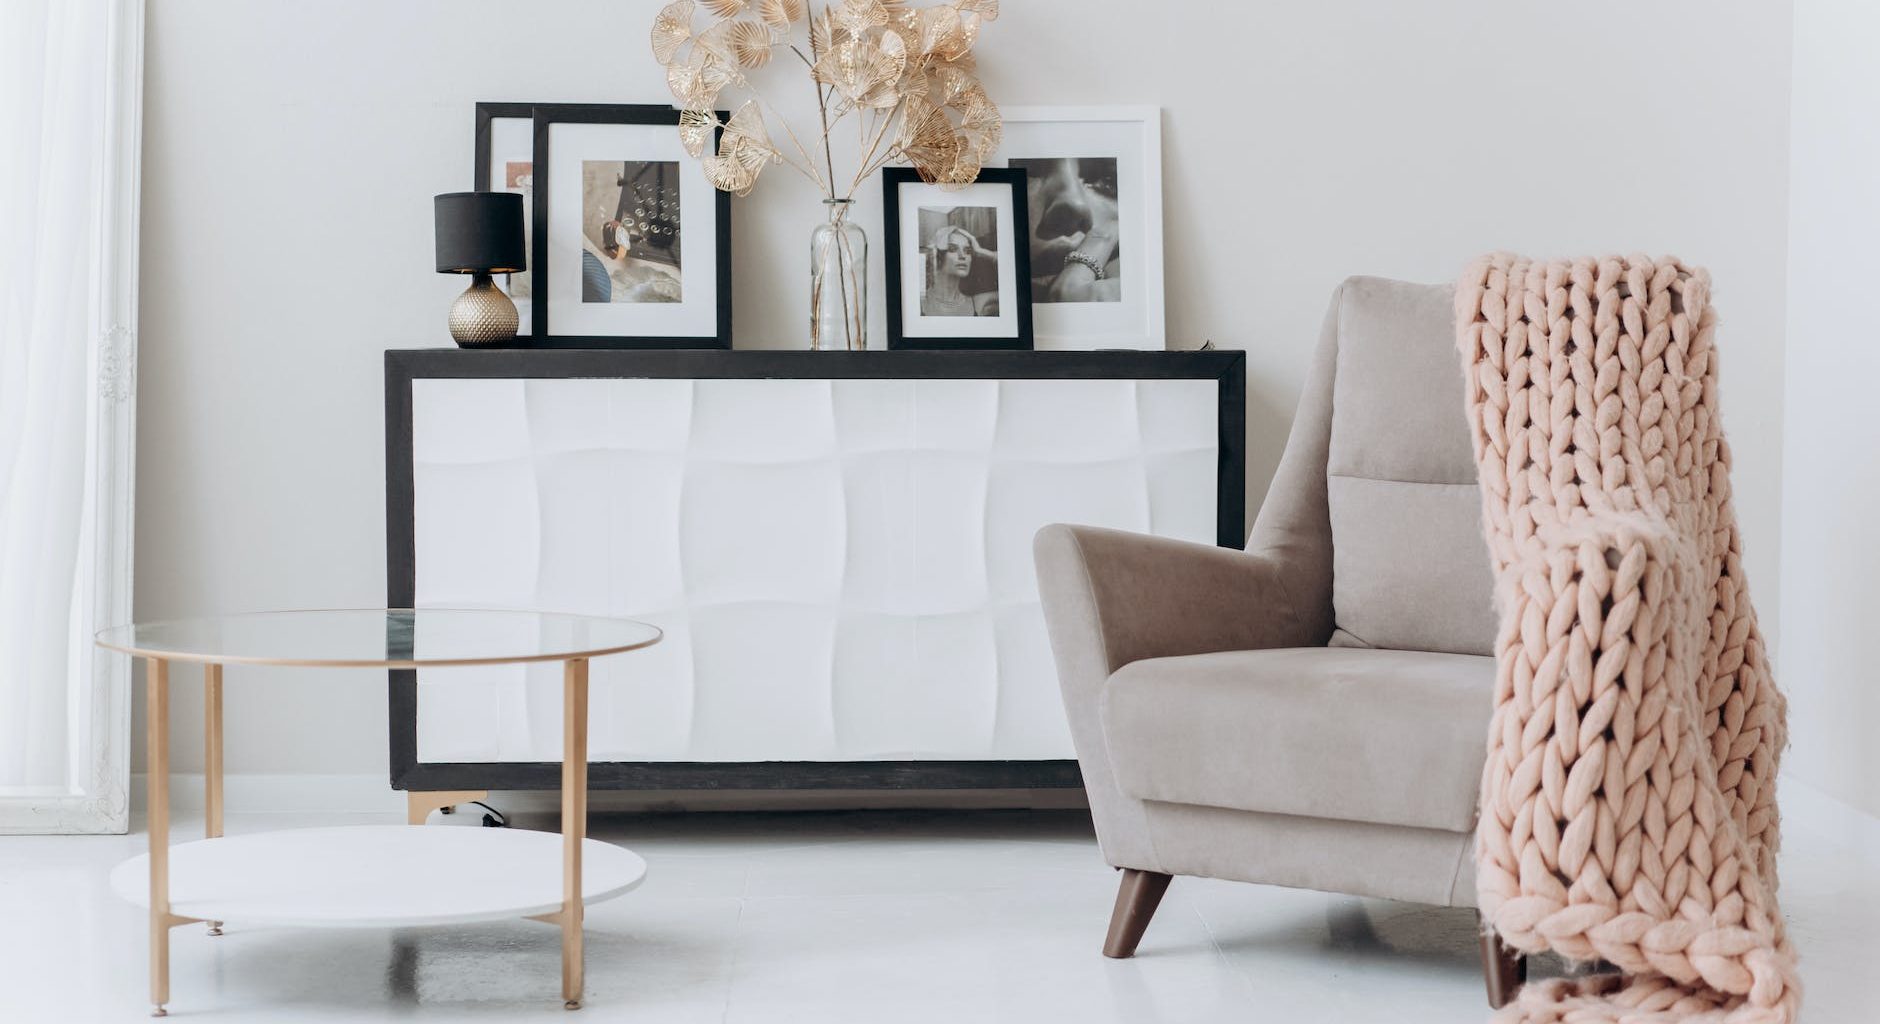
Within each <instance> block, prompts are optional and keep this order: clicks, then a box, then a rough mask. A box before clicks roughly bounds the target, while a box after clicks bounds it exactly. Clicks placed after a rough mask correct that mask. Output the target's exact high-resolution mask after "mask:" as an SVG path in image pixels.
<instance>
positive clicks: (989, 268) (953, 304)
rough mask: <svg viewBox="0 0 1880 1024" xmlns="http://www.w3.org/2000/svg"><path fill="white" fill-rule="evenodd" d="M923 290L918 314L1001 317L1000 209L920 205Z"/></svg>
mask: <svg viewBox="0 0 1880 1024" xmlns="http://www.w3.org/2000/svg"><path fill="white" fill-rule="evenodd" d="M919 221H920V234H921V237H922V238H925V239H926V240H927V242H926V244H925V246H924V249H925V254H926V260H925V273H926V278H927V286H926V288H925V289H924V290H923V291H922V292H921V293H920V313H921V315H922V316H998V315H999V211H998V210H996V209H994V208H993V207H990V206H923V207H921V208H920V216H919Z"/></svg>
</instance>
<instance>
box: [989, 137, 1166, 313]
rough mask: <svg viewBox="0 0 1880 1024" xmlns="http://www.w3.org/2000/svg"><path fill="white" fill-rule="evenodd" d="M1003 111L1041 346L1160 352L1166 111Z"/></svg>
mask: <svg viewBox="0 0 1880 1024" xmlns="http://www.w3.org/2000/svg"><path fill="white" fill-rule="evenodd" d="M1001 113H1002V114H1003V115H1004V117H1005V134H1004V139H1003V141H1002V142H1001V143H1000V147H999V156H1000V157H1001V158H1002V159H1003V162H1004V163H1005V164H1006V166H1008V167H1012V168H1017V169H1021V170H1023V171H1024V172H1025V191H1026V196H1027V199H1028V200H1029V202H1028V204H1027V205H1028V208H1029V213H1030V215H1029V216H1028V217H1027V218H1026V238H1025V248H1026V252H1027V253H1028V255H1029V256H1030V260H1031V293H1032V302H1033V303H1034V305H1035V313H1034V318H1035V324H1034V330H1035V345H1036V347H1038V348H1040V349H1097V348H1134V349H1160V348H1163V347H1164V345H1165V344H1166V334H1165V328H1164V314H1163V279H1162V156H1161V149H1162V142H1161V111H1160V110H1158V109H1157V108H1155V107H1142V106H1124V107H1010V108H1005V109H1003V110H1002V111H1001Z"/></svg>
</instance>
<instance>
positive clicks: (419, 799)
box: [405, 789, 490, 825]
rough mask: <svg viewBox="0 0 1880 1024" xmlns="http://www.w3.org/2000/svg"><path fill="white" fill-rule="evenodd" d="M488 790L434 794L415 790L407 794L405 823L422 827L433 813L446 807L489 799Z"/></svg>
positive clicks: (458, 790) (462, 790)
mask: <svg viewBox="0 0 1880 1024" xmlns="http://www.w3.org/2000/svg"><path fill="white" fill-rule="evenodd" d="M489 795H490V793H489V790H487V789H440V790H436V791H432V792H420V791H417V790H413V791H411V792H408V793H406V794H405V822H406V823H407V824H411V825H422V824H424V822H425V819H427V818H429V817H430V816H431V812H432V811H435V810H439V809H441V808H444V807H455V806H457V805H458V804H467V803H469V802H471V801H472V800H484V799H487V798H488V797H489Z"/></svg>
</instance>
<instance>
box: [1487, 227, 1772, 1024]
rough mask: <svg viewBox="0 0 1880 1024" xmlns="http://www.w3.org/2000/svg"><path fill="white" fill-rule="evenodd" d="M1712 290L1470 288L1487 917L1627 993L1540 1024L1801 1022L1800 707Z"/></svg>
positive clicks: (1493, 260) (1599, 278)
mask: <svg viewBox="0 0 1880 1024" xmlns="http://www.w3.org/2000/svg"><path fill="white" fill-rule="evenodd" d="M1709 293H1710V277H1709V274H1708V273H1706V272H1705V271H1704V270H1701V269H1696V268H1691V267H1686V266H1684V265H1682V264H1680V263H1679V262H1678V261H1676V260H1674V259H1665V260H1658V261H1654V260H1650V259H1646V258H1643V257H1639V256H1633V257H1628V258H1623V259H1621V258H1611V257H1608V258H1603V259H1598V260H1592V259H1582V260H1575V261H1572V262H1554V263H1536V262H1530V261H1528V260H1525V259H1521V258H1518V257H1514V256H1510V255H1496V256H1493V257H1490V258H1487V259H1485V260H1482V261H1480V262H1478V263H1476V264H1475V265H1473V266H1471V267H1470V268H1469V269H1468V270H1467V271H1466V272H1465V273H1464V274H1463V275H1462V278H1461V280H1460V281H1459V282H1458V283H1457V287H1456V329H1457V342H1458V345H1459V346H1460V348H1461V350H1462V360H1463V367H1464V370H1465V373H1466V375H1467V378H1468V384H1467V390H1468V412H1469V421H1470V429H1471V432H1472V433H1473V435H1474V443H1475V455H1476V461H1477V462H1478V463H1479V467H1480V480H1481V488H1482V512H1483V523H1484V526H1485V529H1486V532H1487V535H1488V545H1489V549H1490V552H1491V556H1492V561H1493V564H1494V570H1495V577H1496V602H1497V607H1498V609H1499V611H1500V617H1501V628H1500V631H1499V633H1498V635H1497V638H1496V644H1495V649H1496V661H1497V665H1496V682H1495V715H1494V720H1493V725H1492V726H1491V728H1490V733H1489V737H1488V764H1487V767H1486V768H1485V769H1484V771H1483V774H1482V797H1481V821H1480V824H1479V826H1478V828H1477V834H1476V850H1475V857H1476V865H1477V879H1478V881H1477V886H1478V898H1479V902H1480V906H1481V909H1482V913H1483V916H1484V918H1485V919H1486V920H1487V921H1488V922H1489V924H1490V926H1491V927H1493V928H1494V929H1495V931H1497V932H1498V933H1500V935H1501V937H1502V939H1503V941H1505V942H1506V943H1508V944H1509V945H1511V946H1514V947H1515V948H1518V949H1520V950H1523V951H1526V952H1539V951H1541V950H1553V951H1555V952H1557V953H1560V954H1562V955H1564V956H1567V957H1569V958H1572V959H1574V960H1581V961H1590V960H1605V961H1607V962H1609V963H1610V964H1613V965H1615V966H1617V967H1618V969H1619V971H1620V972H1621V973H1620V974H1619V975H1617V976H1614V975H1610V974H1606V975H1596V976H1593V977H1591V978H1583V979H1578V980H1554V981H1549V982H1543V983H1538V984H1532V985H1529V986H1527V987H1526V988H1525V989H1523V991H1522V993H1521V995H1520V997H1519V998H1518V1000H1517V1001H1516V1002H1515V1003H1514V1004H1512V1005H1511V1006H1509V1007H1508V1008H1506V1009H1505V1010H1504V1011H1503V1016H1502V1018H1501V1019H1505V1020H1510V1021H1524V1022H1536V1024H1540V1022H1549V1024H1551V1022H1570V1021H1571V1022H1608V1021H1611V1022H1627V1024H1647V1022H1654V1024H1655V1022H1669V1021H1679V1022H1691V1021H1704V1022H1717V1024H1724V1022H1729V1024H1745V1022H1751V1021H1755V1022H1769V1024H1786V1022H1790V1021H1793V1020H1794V1019H1795V1016H1796V1012H1797V1009H1798V1007H1799V1004H1800V1000H1801V992H1800V989H1799V987H1798V986H1797V983H1796V974H1795V954H1794V951H1793V948H1792V947H1791V946H1790V943H1789V940H1788V938H1787V936H1786V935H1785V934H1784V929H1783V924H1782V918H1781V914H1780V912H1779V911H1778V909H1777V906H1776V865H1775V855H1776V847H1777V844H1778V835H1777V816H1776V807H1775V778H1776V760H1777V757H1778V755H1779V754H1780V752H1781V750H1782V746H1783V743H1784V739H1785V725H1784V702H1783V698H1782V695H1781V693H1779V692H1778V691H1777V690H1776V688H1775V684H1774V682H1773V680H1772V679H1771V678H1770V673H1769V663H1768V659H1767V654H1766V652H1765V650H1764V647H1763V639H1762V635H1761V633H1760V632H1759V631H1758V629H1757V626H1756V613H1755V611H1754V610H1753V609H1752V608H1751V607H1750V600H1749V590H1748V587H1747V585H1746V583H1745V581H1744V578H1743V566H1742V562H1741V559H1740V556H1741V550H1742V549H1741V541H1740V538H1739V537H1738V533H1737V525H1736V517H1735V515H1734V513H1733V512H1732V510H1731V504H1730V476H1729V467H1730V451H1729V446H1728V445H1727V444H1726V443H1725V441H1724V438H1723V430H1722V426H1721V424H1720V422H1719V420H1718V415H1717V363H1716V349H1715V347H1714V341H1715V334H1716V323H1717V317H1716V313H1715V312H1714V311H1713V310H1712V309H1711V306H1710V295H1709Z"/></svg>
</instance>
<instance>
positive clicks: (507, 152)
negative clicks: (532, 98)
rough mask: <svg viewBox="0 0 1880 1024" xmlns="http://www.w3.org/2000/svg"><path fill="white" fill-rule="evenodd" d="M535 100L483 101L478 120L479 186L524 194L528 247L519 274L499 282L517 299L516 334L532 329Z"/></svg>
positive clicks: (524, 236)
mask: <svg viewBox="0 0 1880 1024" xmlns="http://www.w3.org/2000/svg"><path fill="white" fill-rule="evenodd" d="M533 107H534V104H530V103H478V104H477V114H476V117H477V121H476V168H475V172H474V173H475V181H476V184H475V186H474V187H475V188H476V190H477V191H478V192H491V191H494V192H514V193H516V194H517V195H520V196H521V197H522V244H523V246H524V247H525V257H524V262H523V266H524V267H525V268H529V269H525V270H524V271H523V272H522V273H520V274H503V275H502V276H501V277H500V278H498V280H497V282H496V287H498V288H501V289H502V290H503V291H504V292H505V293H507V294H508V295H509V298H510V299H511V300H512V301H514V302H515V304H516V315H517V320H518V323H517V325H516V337H517V338H527V337H528V336H529V335H530V334H531V333H532V328H531V327H530V323H529V321H530V320H531V319H532V318H531V317H530V315H529V314H530V313H531V312H533V309H532V308H531V307H532V306H533V305H534V303H533V302H531V301H530V297H529V275H530V273H531V270H532V269H533V267H534V261H532V260H529V259H527V257H526V247H527V246H529V245H530V243H531V242H532V241H533V239H532V238H531V236H530V231H529V217H530V214H531V213H532V211H531V209H530V207H531V206H533V205H534V202H535V166H534V160H535V153H534V147H535V128H534V124H535V121H534V117H533V113H532V110H533Z"/></svg>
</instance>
